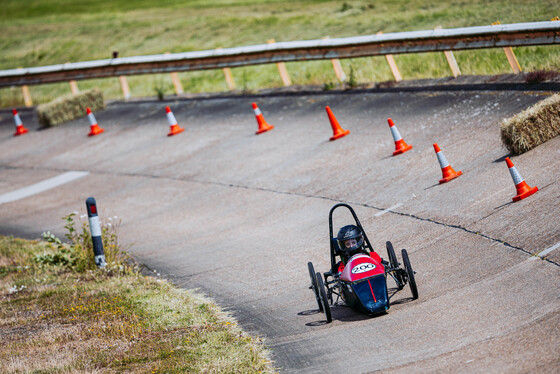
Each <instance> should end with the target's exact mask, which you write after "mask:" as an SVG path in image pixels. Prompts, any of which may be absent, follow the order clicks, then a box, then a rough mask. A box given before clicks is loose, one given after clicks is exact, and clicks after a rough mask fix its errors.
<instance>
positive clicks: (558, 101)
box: [500, 94, 560, 155]
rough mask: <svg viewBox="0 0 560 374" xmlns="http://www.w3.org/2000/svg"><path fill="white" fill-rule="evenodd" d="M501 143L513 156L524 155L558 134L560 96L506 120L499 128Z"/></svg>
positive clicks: (559, 125) (557, 95)
mask: <svg viewBox="0 0 560 374" xmlns="http://www.w3.org/2000/svg"><path fill="white" fill-rule="evenodd" d="M500 131H501V137H502V143H504V145H505V147H506V148H507V149H508V150H509V151H510V152H511V153H513V154H517V155H519V154H521V153H525V152H527V151H529V150H531V149H533V148H535V147H536V146H538V145H540V144H542V143H544V142H546V141H548V140H550V139H552V138H554V137H555V136H558V135H559V134H560V94H556V95H552V96H550V97H549V98H547V99H545V100H542V101H540V102H538V103H537V104H535V105H533V106H532V107H530V108H529V109H527V110H525V111H523V112H521V113H519V114H516V115H515V116H513V117H511V118H509V119H506V120H504V121H503V122H502V125H501V126H500Z"/></svg>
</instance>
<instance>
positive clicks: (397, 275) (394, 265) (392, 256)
mask: <svg viewBox="0 0 560 374" xmlns="http://www.w3.org/2000/svg"><path fill="white" fill-rule="evenodd" d="M386 247H387V256H389V263H390V264H391V267H392V268H393V269H397V268H398V267H399V261H398V260H397V255H396V254H395V250H394V249H393V244H392V243H391V242H389V241H388V242H387V243H386ZM393 274H394V275H395V278H396V279H397V287H398V288H399V290H402V289H403V287H404V279H403V278H402V275H401V272H400V271H395V272H394V273H393Z"/></svg>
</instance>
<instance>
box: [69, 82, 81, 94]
mask: <svg viewBox="0 0 560 374" xmlns="http://www.w3.org/2000/svg"><path fill="white" fill-rule="evenodd" d="M69 83H70V91H71V92H72V94H74V95H75V94H77V93H78V92H80V90H79V89H78V83H77V82H76V81H74V80H72V81H70V82H69Z"/></svg>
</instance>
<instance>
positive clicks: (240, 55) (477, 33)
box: [0, 21, 560, 87]
mask: <svg viewBox="0 0 560 374" xmlns="http://www.w3.org/2000/svg"><path fill="white" fill-rule="evenodd" d="M552 44H560V21H548V22H531V23H518V24H509V25H493V26H479V27H465V28H457V29H438V30H425V31H412V32H398V33H389V34H376V35H365V36H357V37H349V38H336V39H321V40H307V41H293V42H279V43H272V44H259V45H253V46H246V47H237V48H224V49H215V50H208V51H198V52H184V53H170V54H162V55H149V56H136V57H122V58H113V59H106V60H95V61H85V62H76V63H67V64H61V65H50V66H42V67H31V68H20V69H11V70H2V71H0V87H6V86H23V85H33V84H44V83H54V82H67V81H70V80H82V79H94V78H105V77H116V76H125V75H140V74H155V73H169V72H179V71H194V70H206V69H219V68H228V67H229V68H231V67H240V66H248V65H260V64H269V63H276V62H293V61H310V60H327V59H337V58H353V57H364V56H378V55H388V54H402V53H421V52H438V51H440V52H441V51H453V50H466V49H481V48H499V47H520V46H532V45H552Z"/></svg>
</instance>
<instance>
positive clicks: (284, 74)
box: [267, 39, 292, 86]
mask: <svg viewBox="0 0 560 374" xmlns="http://www.w3.org/2000/svg"><path fill="white" fill-rule="evenodd" d="M267 43H268V44H274V43H276V41H275V40H274V39H270V40H269V41H268V42H267ZM276 66H278V72H279V73H280V78H282V83H284V86H291V85H292V80H291V79H290V75H289V74H288V70H287V69H286V64H284V63H283V62H277V63H276Z"/></svg>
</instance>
